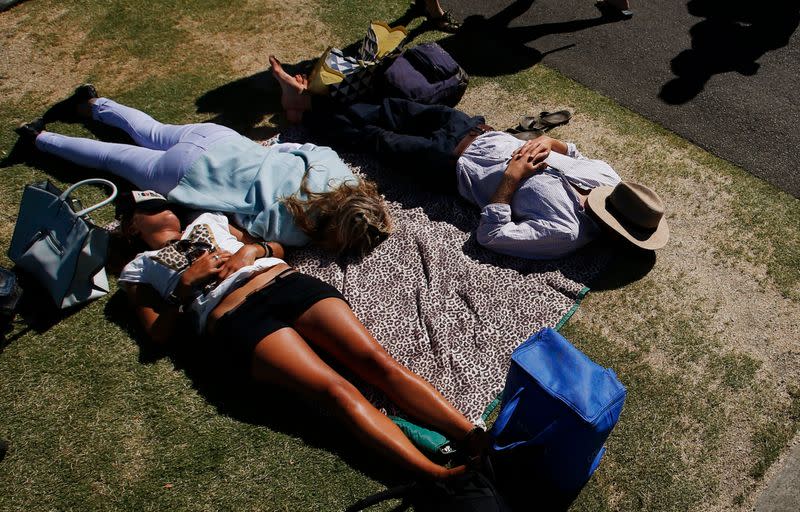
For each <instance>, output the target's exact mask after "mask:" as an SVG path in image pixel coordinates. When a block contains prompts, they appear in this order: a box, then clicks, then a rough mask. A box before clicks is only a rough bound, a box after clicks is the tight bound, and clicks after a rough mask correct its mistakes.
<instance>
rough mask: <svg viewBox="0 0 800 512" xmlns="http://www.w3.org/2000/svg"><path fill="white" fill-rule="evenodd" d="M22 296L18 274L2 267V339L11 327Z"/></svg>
mask: <svg viewBox="0 0 800 512" xmlns="http://www.w3.org/2000/svg"><path fill="white" fill-rule="evenodd" d="M21 296H22V289H21V288H20V287H19V284H18V283H17V275H16V274H15V273H14V272H12V271H10V270H8V269H6V268H3V267H0V339H3V337H4V336H5V334H6V332H8V331H9V329H10V328H11V322H13V321H14V316H15V315H16V310H17V304H18V303H19V299H20V297H21Z"/></svg>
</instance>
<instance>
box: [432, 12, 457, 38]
mask: <svg viewBox="0 0 800 512" xmlns="http://www.w3.org/2000/svg"><path fill="white" fill-rule="evenodd" d="M428 23H430V24H431V25H433V28H435V29H436V30H438V31H440V32H447V33H448V34H455V33H456V32H458V29H460V28H461V23H459V22H457V21H456V20H455V18H453V15H452V14H450V11H445V12H444V14H442V15H441V16H439V17H437V18H434V17H433V16H430V15H428Z"/></svg>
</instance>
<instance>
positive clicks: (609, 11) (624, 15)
mask: <svg viewBox="0 0 800 512" xmlns="http://www.w3.org/2000/svg"><path fill="white" fill-rule="evenodd" d="M594 6H595V7H597V10H598V11H600V14H602V15H603V17H604V18H607V19H611V20H629V19H631V18H633V11H631V10H630V9H619V8H617V7H615V6H613V5H611V4H610V3H608V2H606V1H605V0H600V1H599V2H597V3H595V4H594Z"/></svg>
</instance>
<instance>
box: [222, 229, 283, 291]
mask: <svg viewBox="0 0 800 512" xmlns="http://www.w3.org/2000/svg"><path fill="white" fill-rule="evenodd" d="M228 231H230V232H231V234H232V235H233V236H234V237H236V239H237V240H239V241H240V242H242V243H243V244H244V246H242V247H241V248H240V249H239V250H238V251H236V254H234V255H233V257H232V258H231V259H230V260H228V262H227V263H226V264H225V266H224V267H223V269H222V272H220V274H219V278H220V280H222V279H225V278H226V277H228V276H229V275H231V274H233V273H234V272H236V271H237V270H239V269H240V268H242V267H246V266H247V265H252V264H253V262H255V261H256V258H263V257H265V256H267V255H268V254H269V253H268V251H267V250H266V249H265V248H264V247H263V246H262V245H261V239H259V238H256V237H254V236H253V235H251V234H250V233H248V232H247V231H245V230H244V229H242V228H240V227H239V226H237V225H236V224H234V223H233V222H231V219H230V218H229V219H228ZM266 244H267V245H268V246H269V248H270V249H271V250H272V256H274V257H276V258H281V259H283V256H284V253H285V251H284V248H283V246H282V245H281V244H279V243H278V242H266Z"/></svg>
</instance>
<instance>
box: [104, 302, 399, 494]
mask: <svg viewBox="0 0 800 512" xmlns="http://www.w3.org/2000/svg"><path fill="white" fill-rule="evenodd" d="M104 313H105V316H106V318H107V319H108V320H109V321H111V322H113V323H115V324H116V325H118V326H120V327H121V328H123V329H125V330H126V331H127V332H128V334H129V335H130V337H131V338H132V339H133V340H134V342H135V343H136V344H137V345H138V346H139V361H140V362H141V363H142V364H152V363H154V362H156V361H159V360H161V359H163V358H169V359H170V361H171V362H172V364H173V365H174V368H175V370H176V371H181V372H183V373H184V374H185V375H186V376H187V377H188V378H189V380H190V381H191V382H192V386H193V387H194V388H195V389H196V390H197V392H198V393H199V394H200V395H202V396H203V398H204V399H205V400H207V401H208V402H209V403H210V404H212V405H213V406H214V407H215V408H216V409H217V411H218V412H219V413H220V414H223V415H226V416H230V417H232V418H234V419H236V420H237V421H241V422H243V423H248V424H251V425H258V426H263V427H265V428H269V429H270V430H273V431H276V432H281V433H283V434H286V435H288V436H291V437H295V438H300V439H302V440H303V441H304V442H305V443H307V444H309V445H311V446H314V447H316V448H321V449H325V450H328V451H330V452H332V453H334V454H336V456H338V457H340V458H342V459H343V460H345V461H346V462H347V463H348V464H349V465H350V466H352V467H354V468H356V469H357V470H359V471H361V472H363V473H364V474H368V475H370V476H371V477H373V478H376V479H378V480H380V481H381V482H383V483H384V484H385V485H387V486H389V485H397V484H398V483H400V482H407V481H409V480H410V479H411V478H412V475H410V474H409V473H407V472H404V471H402V470H400V469H397V468H393V467H392V465H391V464H387V463H386V461H385V460H384V459H382V458H380V457H377V456H376V455H377V454H375V453H374V452H372V451H371V450H369V449H365V448H364V445H362V444H360V443H359V442H358V440H357V439H356V438H355V436H353V435H352V434H351V433H350V432H348V431H347V430H345V429H344V427H343V426H342V425H341V424H340V423H339V422H338V421H337V420H336V419H335V418H334V417H333V416H331V415H329V414H327V413H325V412H324V411H323V410H321V409H320V408H319V407H317V406H315V405H314V404H310V403H308V402H306V401H303V400H302V399H301V398H299V397H298V396H296V395H293V394H292V393H291V392H289V391H287V390H284V389H282V388H280V387H277V386H273V385H267V384H261V383H256V382H254V381H252V380H251V379H250V378H249V377H248V371H249V367H248V366H247V364H245V363H244V362H243V361H241V360H238V359H236V358H235V357H234V356H231V355H230V354H229V353H228V351H225V350H224V349H223V348H221V347H220V346H218V345H217V344H215V343H214V342H213V341H212V340H209V339H207V338H205V337H202V336H195V335H192V334H190V333H192V332H193V330H192V328H191V326H189V325H184V326H181V328H180V329H179V330H178V332H182V333H187V334H186V335H184V336H176V337H175V340H174V341H173V342H172V343H171V344H170V346H169V347H161V346H158V345H155V344H154V343H153V342H151V341H150V340H149V339H148V337H147V335H146V334H145V333H144V332H142V330H141V328H140V326H139V324H138V321H137V319H136V318H135V317H134V315H133V313H132V311H131V308H130V304H129V302H128V299H127V297H126V294H125V293H124V292H123V291H119V292H117V293H115V294H114V295H113V296H112V297H111V298H110V299H109V300H108V301H107V303H106V306H105V310H104ZM323 358H325V359H326V362H328V364H330V365H331V366H332V367H333V368H334V369H336V371H337V372H339V373H340V374H341V375H343V376H344V377H345V378H347V380H349V381H351V382H358V381H357V379H356V378H355V377H353V376H352V375H350V374H349V372H347V371H346V370H344V369H342V368H341V367H339V365H337V364H336V363H335V362H332V361H330V360H329V359H328V358H327V357H325V356H323Z"/></svg>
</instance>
